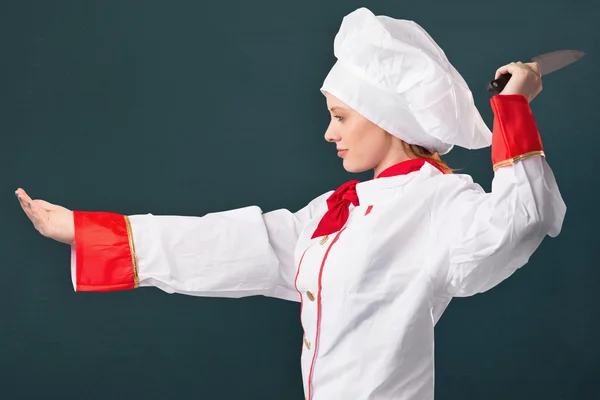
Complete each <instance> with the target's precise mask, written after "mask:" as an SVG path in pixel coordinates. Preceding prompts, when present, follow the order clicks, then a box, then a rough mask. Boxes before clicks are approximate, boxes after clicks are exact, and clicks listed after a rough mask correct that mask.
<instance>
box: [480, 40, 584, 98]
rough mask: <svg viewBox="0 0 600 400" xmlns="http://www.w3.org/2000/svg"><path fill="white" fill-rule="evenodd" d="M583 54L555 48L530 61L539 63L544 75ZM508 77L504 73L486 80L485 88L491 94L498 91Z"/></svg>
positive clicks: (577, 51)
mask: <svg viewBox="0 0 600 400" xmlns="http://www.w3.org/2000/svg"><path fill="white" fill-rule="evenodd" d="M584 55H585V53H583V52H582V51H579V50H556V51H552V52H550V53H545V54H541V55H539V56H536V57H533V58H532V59H531V61H532V62H537V63H538V64H539V65H540V72H541V76H544V75H548V74H550V73H552V72H554V71H557V70H559V69H561V68H563V67H566V66H567V65H569V64H572V63H574V62H575V61H577V60H579V59H580V58H581V57H583V56H584ZM510 78H511V74H504V75H502V76H500V77H499V78H498V79H496V80H493V81H491V82H488V84H487V90H488V91H489V92H491V93H492V94H498V93H500V92H501V91H502V90H504V87H505V86H506V84H507V83H508V81H509V80H510Z"/></svg>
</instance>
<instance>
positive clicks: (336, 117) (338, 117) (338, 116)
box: [333, 115, 344, 122]
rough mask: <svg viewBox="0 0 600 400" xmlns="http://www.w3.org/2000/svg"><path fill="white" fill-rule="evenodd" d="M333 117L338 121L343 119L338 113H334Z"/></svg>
mask: <svg viewBox="0 0 600 400" xmlns="http://www.w3.org/2000/svg"><path fill="white" fill-rule="evenodd" d="M333 118H335V119H337V120H338V121H340V122H341V121H342V120H343V119H344V117H342V116H340V115H334V116H333Z"/></svg>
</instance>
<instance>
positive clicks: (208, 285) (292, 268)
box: [17, 189, 328, 301]
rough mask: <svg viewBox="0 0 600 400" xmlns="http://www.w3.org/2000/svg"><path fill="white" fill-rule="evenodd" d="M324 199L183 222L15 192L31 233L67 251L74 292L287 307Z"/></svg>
mask: <svg viewBox="0 0 600 400" xmlns="http://www.w3.org/2000/svg"><path fill="white" fill-rule="evenodd" d="M327 195H328V193H325V194H323V195H321V196H319V197H317V198H316V199H314V200H313V201H311V202H310V203H309V204H308V205H307V206H306V207H304V208H303V209H301V210H299V211H298V212H295V213H293V212H290V211H288V210H285V209H281V210H275V211H271V212H268V213H263V212H262V210H261V209H260V208H259V207H257V206H250V207H245V208H240V209H235V210H229V211H223V212H218V213H210V214H207V215H205V216H202V217H185V216H154V215H150V214H149V215H133V216H125V215H121V214H116V213H107V212H82V211H74V212H72V211H70V210H67V209H65V208H63V207H60V206H56V205H52V204H50V203H47V202H44V201H42V200H31V199H30V198H29V196H28V195H27V194H26V193H25V192H24V191H23V190H21V189H20V190H19V191H17V196H18V197H19V198H20V199H21V205H22V207H23V209H24V211H25V212H26V213H27V215H28V217H29V218H30V219H31V220H32V222H33V223H34V226H35V227H36V229H38V231H40V233H42V234H43V235H45V236H47V237H50V238H53V239H56V240H59V241H62V242H64V243H68V244H70V245H71V249H72V251H71V254H72V257H71V271H72V279H73V285H74V288H75V290H76V291H113V290H128V289H134V288H137V287H142V286H155V287H158V288H160V289H162V290H164V291H166V292H169V293H182V294H189V295H196V296H214V297H244V296H252V295H264V296H269V297H276V298H281V299H286V300H294V301H299V295H298V293H297V292H296V290H295V288H294V285H293V282H294V278H295V273H296V263H295V260H294V249H295V246H296V242H297V239H298V235H299V234H300V232H301V230H302V229H303V227H304V226H305V225H306V224H307V223H308V222H309V221H310V220H311V219H312V218H315V217H318V216H319V215H320V214H322V213H324V212H325V209H326V198H327ZM29 204H31V206H29Z"/></svg>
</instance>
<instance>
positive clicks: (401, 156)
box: [373, 152, 412, 177]
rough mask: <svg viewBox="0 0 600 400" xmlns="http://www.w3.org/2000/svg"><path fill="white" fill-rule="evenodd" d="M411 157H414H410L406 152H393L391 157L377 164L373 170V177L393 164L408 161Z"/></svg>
mask: <svg viewBox="0 0 600 400" xmlns="http://www.w3.org/2000/svg"><path fill="white" fill-rule="evenodd" d="M410 159H412V157H409V156H408V155H407V154H406V153H404V152H398V153H396V154H392V155H391V156H390V157H387V158H386V159H384V160H383V161H382V162H381V163H379V165H377V166H376V167H375V169H374V170H373V177H377V175H379V174H380V173H381V172H382V171H385V170H386V169H388V168H389V167H391V166H392V165H396V164H398V163H401V162H402V161H407V160H410Z"/></svg>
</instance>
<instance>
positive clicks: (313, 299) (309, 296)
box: [306, 290, 315, 301]
mask: <svg viewBox="0 0 600 400" xmlns="http://www.w3.org/2000/svg"><path fill="white" fill-rule="evenodd" d="M306 297H308V299H309V300H310V301H315V295H314V294H312V292H311V291H310V290H309V291H307V292H306Z"/></svg>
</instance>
